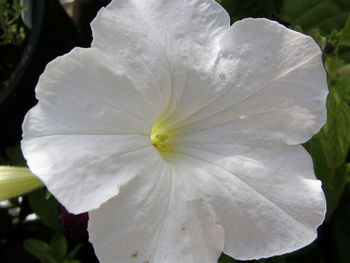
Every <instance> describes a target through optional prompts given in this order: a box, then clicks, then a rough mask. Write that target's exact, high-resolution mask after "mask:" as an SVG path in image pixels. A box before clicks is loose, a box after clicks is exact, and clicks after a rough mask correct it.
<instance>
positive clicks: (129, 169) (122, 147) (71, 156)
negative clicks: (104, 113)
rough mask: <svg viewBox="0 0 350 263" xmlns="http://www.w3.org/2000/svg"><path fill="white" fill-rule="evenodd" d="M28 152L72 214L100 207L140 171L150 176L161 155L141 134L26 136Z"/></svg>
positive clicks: (31, 162)
mask: <svg viewBox="0 0 350 263" xmlns="http://www.w3.org/2000/svg"><path fill="white" fill-rule="evenodd" d="M22 151H23V154H24V156H25V157H26V159H27V163H28V166H29V167H30V169H31V171H32V172H33V173H34V174H35V175H37V176H38V177H39V178H40V179H41V180H42V181H43V182H44V184H45V185H46V186H47V187H48V189H49V191H50V192H51V193H52V194H53V195H54V196H55V197H56V198H57V199H58V201H59V202H61V203H62V204H63V205H64V206H65V207H66V208H67V209H68V210H69V211H70V212H72V213H82V212H86V211H88V210H91V209H95V208H98V207H99V206H100V205H101V204H102V203H104V202H105V201H107V200H108V199H110V198H111V197H113V196H116V195H117V194H118V192H119V188H120V187H121V186H123V185H126V184H128V183H129V182H130V181H132V180H133V179H134V178H135V177H137V176H141V177H145V178H148V177H149V174H150V173H151V172H152V169H153V165H154V163H156V162H157V161H158V160H160V159H161V158H160V156H159V153H158V152H157V150H155V148H154V147H153V146H152V145H151V143H150V140H149V138H148V136H140V135H123V136H122V135H109V136H108V135H100V136H98V135H52V136H42V137H26V138H24V139H23V141H22Z"/></svg>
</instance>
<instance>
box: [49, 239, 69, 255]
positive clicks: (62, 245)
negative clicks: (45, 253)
mask: <svg viewBox="0 0 350 263" xmlns="http://www.w3.org/2000/svg"><path fill="white" fill-rule="evenodd" d="M50 248H51V251H52V255H53V257H54V258H55V259H56V260H57V261H59V262H62V260H63V259H64V258H65V255H66V253H67V241H66V238H65V237H64V236H63V235H62V234H60V233H56V234H55V235H54V236H53V237H52V238H51V241H50Z"/></svg>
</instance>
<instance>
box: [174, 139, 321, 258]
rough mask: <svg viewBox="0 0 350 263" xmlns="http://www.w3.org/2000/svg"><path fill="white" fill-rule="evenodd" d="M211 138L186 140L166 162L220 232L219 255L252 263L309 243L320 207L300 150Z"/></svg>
mask: <svg viewBox="0 0 350 263" xmlns="http://www.w3.org/2000/svg"><path fill="white" fill-rule="evenodd" d="M217 135H218V137H216V138H215V139H212V140H210V139H209V140H207V142H203V141H201V140H200V139H199V140H198V141H191V142H189V141H187V142H188V144H187V145H186V146H183V147H181V148H179V149H178V150H179V153H168V154H169V156H168V159H171V162H172V163H173V165H174V166H176V167H177V168H178V169H179V171H180V173H182V174H183V177H184V178H186V182H187V185H189V186H190V191H189V192H191V193H192V194H193V196H192V197H191V198H193V199H200V198H202V199H203V200H204V202H205V203H206V204H207V206H206V207H205V208H204V209H208V207H209V210H210V212H212V213H214V214H215V216H216V217H215V218H216V221H215V224H218V225H222V226H223V227H224V230H225V249H224V252H225V253H226V254H228V255H230V256H232V257H234V258H236V259H241V260H246V259H257V258H262V257H270V256H273V255H279V254H284V253H287V252H291V251H294V250H296V249H299V248H301V247H303V246H306V245H307V244H309V243H311V242H312V241H313V240H314V239H315V238H316V236H317V231H316V229H317V227H318V226H319V225H320V224H321V223H322V221H323V219H324V214H325V209H326V202H325V198H324V194H323V191H322V188H321V182H320V181H318V180H317V179H316V178H315V176H314V173H313V166H312V160H311V157H310V156H309V154H308V153H307V152H306V151H305V150H304V149H303V148H302V146H300V145H295V146H290V145H286V144H284V143H281V142H276V141H270V142H268V141H261V140H254V139H251V140H248V139H246V138H245V140H241V139H242V137H243V135H242V137H239V136H236V137H228V136H226V137H225V136H223V137H220V134H217ZM208 137H209V135H208Z"/></svg>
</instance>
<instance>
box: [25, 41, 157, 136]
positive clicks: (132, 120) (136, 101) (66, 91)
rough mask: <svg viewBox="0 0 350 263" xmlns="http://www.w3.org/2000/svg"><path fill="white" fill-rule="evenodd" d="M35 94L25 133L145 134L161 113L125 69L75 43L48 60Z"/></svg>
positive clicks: (26, 134) (29, 134) (42, 134)
mask: <svg viewBox="0 0 350 263" xmlns="http://www.w3.org/2000/svg"><path fill="white" fill-rule="evenodd" d="M36 97H37V98H38V100H39V103H38V104H37V105H36V106H35V107H34V108H33V109H31V110H30V111H29V112H28V114H27V116H26V118H25V121H24V124H23V133H24V134H23V136H24V137H28V136H29V137H36V136H46V135H58V134H91V135H92V134H124V133H133V134H146V133H149V131H150V129H151V127H152V122H154V120H155V119H156V118H157V114H159V113H158V112H155V111H154V110H152V106H151V105H149V104H148V102H147V101H146V100H145V99H144V98H143V97H142V93H141V92H139V90H137V87H136V86H135V84H134V83H133V82H132V81H131V80H130V79H129V78H128V77H127V76H126V75H125V73H124V72H123V71H122V69H120V68H118V67H117V66H116V64H115V63H113V61H111V60H109V59H108V58H107V57H105V56H104V55H103V54H102V53H100V52H99V51H98V50H96V49H81V48H76V49H74V50H73V51H71V52H70V53H69V54H67V55H65V56H62V57H59V58H57V59H55V60H54V61H52V62H51V63H49V65H48V66H47V67H46V70H45V72H44V73H43V75H41V77H40V80H39V83H38V85H37V87H36Z"/></svg>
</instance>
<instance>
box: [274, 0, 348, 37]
mask: <svg viewBox="0 0 350 263" xmlns="http://www.w3.org/2000/svg"><path fill="white" fill-rule="evenodd" d="M349 12H350V1H349V0H308V1H306V0H284V1H283V6H282V10H281V14H282V17H283V19H285V20H287V21H289V22H291V23H292V24H293V25H300V26H302V28H303V29H304V30H305V31H306V32H309V31H310V30H312V29H315V28H319V29H320V30H321V32H322V33H327V34H328V33H331V32H332V31H333V30H340V29H341V28H342V27H343V25H344V23H345V21H346V19H347V17H348V14H349Z"/></svg>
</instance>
